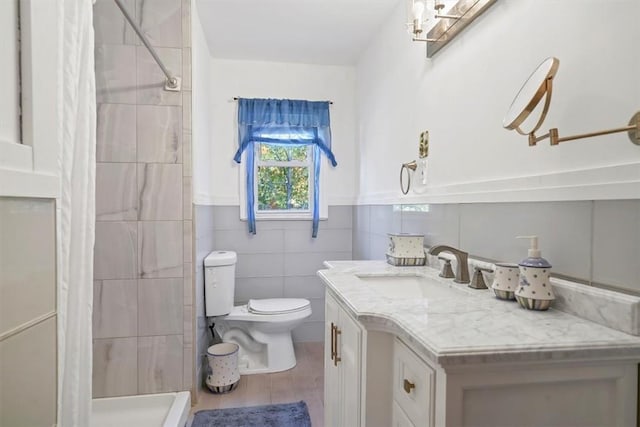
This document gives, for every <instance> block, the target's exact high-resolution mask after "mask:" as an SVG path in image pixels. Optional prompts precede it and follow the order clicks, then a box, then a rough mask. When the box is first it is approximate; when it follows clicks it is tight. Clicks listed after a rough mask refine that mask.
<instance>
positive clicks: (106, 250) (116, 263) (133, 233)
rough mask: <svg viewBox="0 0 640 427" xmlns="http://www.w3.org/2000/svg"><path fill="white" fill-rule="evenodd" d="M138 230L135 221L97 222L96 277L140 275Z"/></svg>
mask: <svg viewBox="0 0 640 427" xmlns="http://www.w3.org/2000/svg"><path fill="white" fill-rule="evenodd" d="M137 239H138V231H137V227H136V223H135V222H129V221H127V222H120V221H118V222H115V221H98V222H96V241H95V248H94V263H93V276H94V278H95V279H134V278H136V277H137V275H138V269H137V263H136V253H137Z"/></svg>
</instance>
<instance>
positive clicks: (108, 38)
mask: <svg viewBox="0 0 640 427" xmlns="http://www.w3.org/2000/svg"><path fill="white" fill-rule="evenodd" d="M122 3H123V6H124V7H125V9H126V10H127V11H128V12H129V14H130V15H131V16H133V17H135V14H136V7H135V5H136V4H135V0H123V2H122ZM93 30H94V33H95V43H96V44H97V45H99V44H138V43H139V42H138V36H137V35H136V33H135V31H134V30H133V27H131V25H130V24H129V23H128V22H127V20H126V19H125V17H124V14H123V13H122V11H120V9H119V8H118V6H117V5H116V3H115V2H114V1H113V0H97V1H96V2H95V4H94V5H93Z"/></svg>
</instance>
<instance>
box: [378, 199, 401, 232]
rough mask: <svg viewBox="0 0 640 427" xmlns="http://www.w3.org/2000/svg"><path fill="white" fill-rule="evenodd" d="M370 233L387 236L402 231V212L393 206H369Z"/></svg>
mask: <svg viewBox="0 0 640 427" xmlns="http://www.w3.org/2000/svg"><path fill="white" fill-rule="evenodd" d="M370 210H371V213H370V221H371V222H370V226H371V229H370V232H371V233H373V234H381V235H385V236H386V235H387V233H399V232H400V231H402V212H401V211H400V210H399V209H395V208H394V206H393V205H372V206H370Z"/></svg>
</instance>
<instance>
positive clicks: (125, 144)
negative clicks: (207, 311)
mask: <svg viewBox="0 0 640 427" xmlns="http://www.w3.org/2000/svg"><path fill="white" fill-rule="evenodd" d="M123 2H124V6H125V7H126V8H127V10H128V11H129V12H130V14H131V15H132V16H133V17H134V19H135V20H136V22H137V23H138V24H139V26H140V27H141V28H142V31H143V32H144V34H145V35H146V36H147V37H148V39H149V40H150V42H151V44H152V45H153V46H154V47H155V48H156V51H157V53H158V55H159V56H160V58H161V59H162V60H163V62H164V64H165V65H166V66H167V68H168V69H169V70H170V71H171V72H172V73H173V74H175V75H176V76H179V77H182V80H183V82H185V83H186V84H184V83H183V88H182V89H183V90H182V91H180V92H168V91H165V90H164V88H163V86H164V80H165V76H164V74H163V73H162V71H161V70H160V68H159V67H158V65H157V64H156V63H155V62H154V61H153V59H152V57H151V55H150V54H149V52H148V51H147V49H146V48H145V47H144V46H142V43H141V42H140V40H139V38H138V36H137V35H136V34H135V33H134V31H133V29H132V27H131V26H130V25H129V24H128V23H127V22H126V21H125V18H124V16H123V14H122V13H121V11H120V10H119V9H118V8H117V7H116V5H115V3H114V2H113V0H97V2H96V5H95V6H94V9H93V11H94V17H93V19H94V29H95V38H96V40H95V69H96V86H97V87H96V89H97V99H98V102H99V105H98V111H97V147H96V160H97V162H98V166H97V168H98V173H97V192H96V210H97V215H96V250H95V260H94V278H95V283H96V284H95V287H96V292H95V294H94V295H95V297H96V301H95V304H94V314H95V316H94V325H93V329H94V337H95V340H94V350H95V351H94V356H95V357H94V361H95V366H96V367H97V369H94V378H93V383H94V395H95V396H96V397H106V396H115V395H122V394H139V393H155V392H161V391H179V390H184V389H191V388H195V386H196V384H195V383H194V378H195V372H194V371H195V366H196V363H195V362H196V359H195V358H196V356H195V354H196V351H195V348H194V336H195V334H196V332H195V324H196V310H195V309H194V308H195V307H196V302H197V301H196V298H194V291H195V278H196V275H195V274H194V271H193V270H194V269H195V268H196V263H195V262H194V260H193V256H194V250H193V242H194V235H193V232H192V227H193V223H192V213H191V206H192V194H191V193H192V189H191V175H192V172H193V171H192V168H191V164H192V162H191V156H192V149H191V148H192V147H191V108H190V105H186V106H183V101H184V100H187V101H188V102H190V100H191V92H190V91H191V85H190V82H191V51H190V43H191V41H190V33H191V17H190V13H191V8H190V1H187V0H123ZM183 139H184V140H185V141H186V144H185V145H183V142H182V141H183ZM183 162H184V167H183ZM132 189H133V198H132V197H131V196H132V193H131V190H132ZM189 322H191V323H190V324H189ZM203 324H204V322H203ZM203 328H204V326H203ZM125 337H126V338H125ZM123 376H126V380H123V381H122V384H117V383H116V382H115V381H116V379H117V381H120V377H123Z"/></svg>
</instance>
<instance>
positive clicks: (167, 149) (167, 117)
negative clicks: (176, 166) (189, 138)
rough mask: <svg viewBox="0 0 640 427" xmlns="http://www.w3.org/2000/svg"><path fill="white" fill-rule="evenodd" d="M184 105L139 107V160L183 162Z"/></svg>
mask: <svg viewBox="0 0 640 427" xmlns="http://www.w3.org/2000/svg"><path fill="white" fill-rule="evenodd" d="M180 110H181V108H180V107H173V106H155V105H139V106H138V107H137V116H136V123H137V153H136V156H137V157H136V158H137V161H138V162H145V163H182V132H181V127H182V115H181V111H180Z"/></svg>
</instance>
